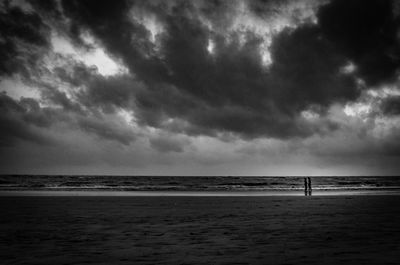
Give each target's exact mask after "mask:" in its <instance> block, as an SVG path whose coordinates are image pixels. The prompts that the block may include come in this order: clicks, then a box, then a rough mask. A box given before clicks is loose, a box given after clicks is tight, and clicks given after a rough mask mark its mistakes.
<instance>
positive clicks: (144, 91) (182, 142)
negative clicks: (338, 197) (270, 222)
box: [0, 0, 400, 167]
mask: <svg viewBox="0 0 400 265" xmlns="http://www.w3.org/2000/svg"><path fill="white" fill-rule="evenodd" d="M1 5H2V6H1V7H2V8H1V9H2V10H3V11H1V12H2V15H1V16H0V17H1V18H0V32H1V36H0V37H1V38H0V40H1V41H0V48H1V49H0V50H1V52H0V59H1V60H2V63H1V64H0V78H1V80H8V82H16V81H15V80H17V79H18V80H21V82H22V83H24V85H26V86H28V87H32V88H33V89H34V90H35V91H36V92H37V94H38V96H37V97H30V96H28V93H26V95H27V96H26V97H22V98H15V97H14V98H13V97H11V96H10V93H8V92H9V91H7V89H4V90H3V91H6V92H7V93H5V92H3V93H2V94H1V96H0V109H2V113H1V117H0V119H1V127H2V132H1V140H0V144H1V145H2V146H4V148H6V147H7V148H11V147H12V146H14V147H15V148H17V146H18V148H21V147H20V146H19V145H18V143H19V141H20V142H31V143H36V144H40V145H49V146H58V145H59V144H60V143H61V142H62V141H61V140H60V139H59V137H60V133H67V134H68V135H73V134H76V133H78V134H79V135H81V134H83V135H85V136H80V137H83V138H85V137H91V138H93V139H97V141H99V142H102V144H105V145H108V144H109V143H112V144H113V145H114V146H115V148H127V147H128V148H134V146H135V145H138V146H140V148H142V149H140V151H139V152H142V151H143V153H146V152H150V153H148V154H147V153H146V155H143V158H142V159H139V160H142V161H146V159H148V157H147V155H148V156H150V157H151V158H150V160H152V158H155V159H154V160H156V161H157V160H159V161H161V160H163V161H164V159H166V160H168V159H171V161H169V162H168V163H173V162H172V161H174V159H177V160H176V163H175V164H179V163H180V161H181V159H182V158H179V156H180V155H183V154H185V153H187V152H194V153H196V152H198V153H197V156H196V155H194V156H195V157H196V158H193V160H196V159H199V161H200V160H201V158H200V157H202V156H203V155H205V156H207V152H209V150H208V151H202V148H201V147H200V145H201V142H202V140H201V139H203V138H204V137H209V138H210V139H215V141H218V142H219V143H220V144H222V143H230V144H231V145H233V146H235V145H236V143H237V141H240V142H242V143H243V145H248V147H244V146H241V147H240V148H239V149H241V148H244V149H245V150H249V148H250V146H252V145H253V143H254V142H256V141H264V140H266V139H271V140H273V141H284V142H286V143H287V145H289V146H292V148H294V150H297V151H299V152H300V153H299V154H298V156H304V155H307V156H308V155H310V156H311V157H314V156H315V155H318V154H319V153H320V152H321V149H322V150H323V149H324V148H325V147H326V150H331V151H329V152H331V154H332V156H335V155H337V156H340V155H342V154H343V152H344V153H346V152H347V151H343V149H346V148H345V145H343V148H342V149H341V150H337V149H330V147H329V143H328V144H326V145H325V144H324V139H328V140H329V139H332V137H333V138H334V139H335V141H338V142H342V143H347V141H348V138H347V137H348V136H349V135H351V134H353V133H355V134H356V135H358V139H359V145H357V146H356V147H354V148H355V150H354V153H353V155H352V156H354V157H356V156H357V155H358V154H360V153H359V152H363V150H365V147H366V146H368V145H370V144H371V143H373V145H374V146H375V147H374V148H367V149H368V150H370V151H369V152H373V153H376V154H377V158H376V159H377V160H379V161H381V160H383V159H384V156H386V155H388V154H390V155H391V156H397V155H398V154H399V151H398V150H400V149H398V145H393V144H391V143H394V141H397V138H396V137H395V136H394V135H396V133H397V132H398V127H399V124H398V115H399V113H400V111H399V99H398V97H399V93H398V92H399V89H398V87H397V85H398V73H399V72H398V71H399V67H400V49H399V47H400V45H399V44H400V43H399V41H400V37H399V36H400V34H399V32H400V31H399V22H400V19H399V18H400V17H399V15H400V11H399V10H400V6H399V5H398V4H397V3H396V2H395V1H389V0H368V1H361V0H351V1H345V0H332V1H179V0H176V1H156V0H154V1H95V0H84V1H82V0H61V1H58V2H57V1H28V2H24V1H18V2H17V1H5V2H4V3H2V4H1ZM54 40H57V41H54ZM60 43H61V44H60ZM55 45H64V46H65V47H70V48H69V49H71V50H72V51H76V52H74V54H73V55H72V54H71V55H69V54H68V53H60V52H57V51H60V50H61V51H62V47H55ZM99 50H101V51H102V52H104V53H97V54H105V55H104V56H107V60H108V61H113V62H114V63H115V64H116V65H118V67H119V68H118V69H119V70H118V71H119V72H117V73H112V74H108V75H107V74H104V73H103V72H102V73H100V71H99V69H98V67H99V66H97V67H96V66H93V65H90V64H88V62H87V60H85V59H84V58H82V60H79V59H77V58H79V54H85V53H88V54H89V53H90V52H92V53H93V51H99ZM77 56H78V57H77ZM85 58H87V57H85ZM97 61H100V62H101V60H100V59H98V60H97ZM103 61H104V62H106V60H103ZM385 91H386V92H385ZM388 91H389V92H388ZM357 104H358V105H357ZM360 106H364V107H360ZM363 108H364V110H365V109H367V110H368V111H364V110H363ZM360 109H361V110H360ZM378 127H379V128H381V129H380V130H378ZM378 131H379V133H378ZM67 138H68V137H67ZM83 138H82V139H83ZM85 139H86V138H85ZM311 143H312V144H311ZM316 143H318V144H316ZM317 145H321V146H322V147H321V146H317ZM389 146H391V148H389ZM138 148H139V147H138ZM143 148H144V149H143ZM282 148H283V147H282ZM250 149H252V148H250ZM389 149H390V151H389ZM385 150H386V151H387V152H386V151H385ZM22 151H23V149H22V150H20V152H22ZM342 151H343V152H342ZM152 152H153V155H154V157H152V155H151V153H152ZM202 152H205V153H202ZM274 152H277V151H274ZM279 152H282V154H285V153H287V152H291V150H287V149H282V150H280V151H279ZM250 153H252V152H250ZM256 153H257V154H259V153H258V152H256ZM261 153H264V152H261ZM267 153H268V152H267ZM324 153H325V152H324ZM239 154H242V155H243V153H241V152H239ZM248 154H249V152H246V155H248ZM110 155H112V154H110ZM167 156H169V158H166V157H167ZM268 156H271V154H270V153H268V154H267V155H266V157H268ZM135 157H136V158H135V159H138V158H137V156H135ZM144 157H146V159H145V158H144ZM255 157H256V156H255ZM147 163H149V164H151V162H149V161H148V162H147ZM157 163H158V162H157ZM160 163H161V162H160ZM162 163H164V162H162ZM304 163H309V162H304ZM355 163H356V162H355ZM357 163H360V162H359V161H358V162H357ZM379 163H380V162H379ZM379 163H378V164H379ZM14 164H17V162H15V163H14ZM307 166H309V165H307ZM177 167H179V166H177Z"/></svg>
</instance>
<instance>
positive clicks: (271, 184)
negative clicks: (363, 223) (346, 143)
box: [0, 175, 400, 191]
mask: <svg viewBox="0 0 400 265" xmlns="http://www.w3.org/2000/svg"><path fill="white" fill-rule="evenodd" d="M311 181H312V188H313V190H400V177H381V176H376V177H353V176H352V177H311ZM302 189H304V177H246V176H241V177H222V176H213V177H204V176H198V177H183V176H59V175H35V176H32V175H17V176H16V175H2V176H0V190H112V191H271V190H284V191H285V190H302Z"/></svg>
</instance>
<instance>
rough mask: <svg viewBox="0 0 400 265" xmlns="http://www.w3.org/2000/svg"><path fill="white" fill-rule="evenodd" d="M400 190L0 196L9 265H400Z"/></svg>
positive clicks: (3, 255) (2, 248)
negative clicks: (359, 193) (370, 192)
mask: <svg viewBox="0 0 400 265" xmlns="http://www.w3.org/2000/svg"><path fill="white" fill-rule="evenodd" d="M399 206H400V196H314V197H300V196H267V197H182V196H180V197H179V196H178V197H177V196H170V197H123V196H109V197H99V196H92V197H90V196H89V197H85V196H78V197H73V196H67V197H62V196H58V197H55V196H47V197H38V196H33V197H32V196H28V197H18V196H13V197H5V196H3V197H0V209H1V215H0V263H1V264H357V265H359V264H399V261H400V207H399Z"/></svg>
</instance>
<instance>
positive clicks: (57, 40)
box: [51, 34, 127, 76]
mask: <svg viewBox="0 0 400 265" xmlns="http://www.w3.org/2000/svg"><path fill="white" fill-rule="evenodd" d="M84 39H85V40H86V41H89V43H90V42H92V41H93V40H92V39H91V38H90V36H86V37H85V38H84ZM51 43H52V46H53V51H54V52H56V53H60V54H62V55H66V56H72V57H73V58H74V59H75V60H77V61H82V62H83V63H85V64H86V65H87V66H96V67H97V69H98V71H99V73H100V74H102V75H104V76H108V75H115V74H119V73H124V72H126V71H127V69H126V68H125V67H124V66H122V65H120V64H118V63H117V62H116V61H115V60H113V59H112V58H110V56H108V55H107V54H106V53H105V52H104V50H103V49H102V48H101V47H100V46H98V45H97V44H96V43H95V42H93V43H90V44H91V45H92V46H94V48H93V49H91V50H90V51H86V50H83V49H79V48H77V47H74V46H73V45H72V44H71V42H70V41H68V40H67V39H65V38H64V37H62V36H59V35H56V34H53V36H52V37H51Z"/></svg>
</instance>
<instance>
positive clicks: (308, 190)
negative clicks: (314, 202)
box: [304, 177, 312, 196]
mask: <svg viewBox="0 0 400 265" xmlns="http://www.w3.org/2000/svg"><path fill="white" fill-rule="evenodd" d="M311 193H312V187H311V178H309V177H306V178H304V195H305V196H311Z"/></svg>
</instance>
